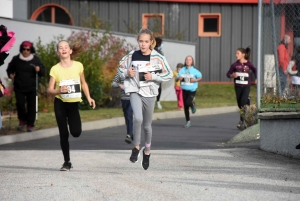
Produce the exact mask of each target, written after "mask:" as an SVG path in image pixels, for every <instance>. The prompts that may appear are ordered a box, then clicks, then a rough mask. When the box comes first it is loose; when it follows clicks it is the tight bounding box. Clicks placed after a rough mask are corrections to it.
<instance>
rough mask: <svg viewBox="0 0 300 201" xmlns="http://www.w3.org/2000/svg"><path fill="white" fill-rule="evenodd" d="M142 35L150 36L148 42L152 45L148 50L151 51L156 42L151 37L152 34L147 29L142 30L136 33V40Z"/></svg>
mask: <svg viewBox="0 0 300 201" xmlns="http://www.w3.org/2000/svg"><path fill="white" fill-rule="evenodd" d="M142 34H148V35H149V36H150V40H151V41H152V44H151V45H150V50H153V49H154V47H155V45H156V41H155V38H154V36H153V33H152V32H151V31H150V30H149V29H147V28H142V29H141V30H140V31H139V33H138V36H137V40H139V38H140V35H142Z"/></svg>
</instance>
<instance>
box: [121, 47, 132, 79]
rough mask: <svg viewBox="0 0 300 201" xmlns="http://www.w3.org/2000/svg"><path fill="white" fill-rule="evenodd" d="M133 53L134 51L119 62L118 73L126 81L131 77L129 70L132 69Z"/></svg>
mask: <svg viewBox="0 0 300 201" xmlns="http://www.w3.org/2000/svg"><path fill="white" fill-rule="evenodd" d="M133 52H134V50H132V51H131V52H130V53H129V54H127V55H126V56H124V57H123V58H122V59H121V60H120V62H119V67H118V73H119V75H120V77H121V78H122V79H125V78H126V77H128V76H129V74H128V73H130V72H128V69H129V68H130V67H131V66H130V64H131V58H132V54H133Z"/></svg>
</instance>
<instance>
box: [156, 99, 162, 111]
mask: <svg viewBox="0 0 300 201" xmlns="http://www.w3.org/2000/svg"><path fill="white" fill-rule="evenodd" d="M156 106H157V109H159V110H161V109H162V106H161V104H160V102H159V101H158V102H157V103H156Z"/></svg>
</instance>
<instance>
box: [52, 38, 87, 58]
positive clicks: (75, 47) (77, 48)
mask: <svg viewBox="0 0 300 201" xmlns="http://www.w3.org/2000/svg"><path fill="white" fill-rule="evenodd" d="M63 41H64V42H67V43H68V44H69V46H70V49H71V50H72V54H71V55H70V56H71V59H72V60H74V59H75V58H76V57H78V56H79V54H80V53H81V52H83V51H84V48H83V46H82V42H81V41H76V42H75V43H74V44H72V45H70V43H69V42H68V41H66V40H61V41H59V42H58V43H57V47H56V48H57V51H58V47H59V43H60V42H63Z"/></svg>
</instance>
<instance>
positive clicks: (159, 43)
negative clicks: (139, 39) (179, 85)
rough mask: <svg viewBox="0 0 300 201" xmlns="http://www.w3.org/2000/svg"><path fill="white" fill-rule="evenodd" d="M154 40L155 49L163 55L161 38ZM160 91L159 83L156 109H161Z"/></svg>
mask: <svg viewBox="0 0 300 201" xmlns="http://www.w3.org/2000/svg"><path fill="white" fill-rule="evenodd" d="M155 42H156V45H155V48H154V49H155V50H156V51H157V52H158V53H159V54H161V55H163V56H164V53H163V51H162V48H163V40H162V39H161V38H158V37H157V38H155ZM161 91H162V86H161V83H160V84H159V88H158V95H157V96H156V107H157V109H159V110H161V109H162V106H161V104H160V95H161Z"/></svg>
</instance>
